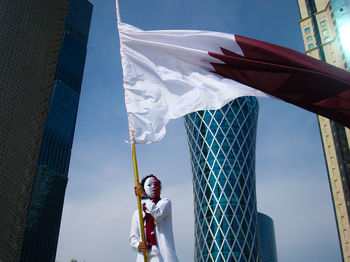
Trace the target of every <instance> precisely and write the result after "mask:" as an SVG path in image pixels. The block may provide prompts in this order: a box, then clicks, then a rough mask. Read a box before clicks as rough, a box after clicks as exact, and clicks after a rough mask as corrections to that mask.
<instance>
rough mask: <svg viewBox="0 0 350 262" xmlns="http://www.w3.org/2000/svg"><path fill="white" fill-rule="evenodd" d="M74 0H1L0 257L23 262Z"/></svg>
mask: <svg viewBox="0 0 350 262" xmlns="http://www.w3.org/2000/svg"><path fill="white" fill-rule="evenodd" d="M67 6H68V0H50V1H47V0H1V1H0V261H4V262H8V261H18V260H19V257H20V254H21V247H22V240H23V233H24V228H25V224H26V218H27V213H28V208H29V202H30V197H31V193H32V187H33V181H34V177H35V167H36V164H37V157H38V151H39V148H40V140H41V138H42V133H43V125H44V122H45V116H46V114H47V109H48V105H49V102H50V94H51V89H52V85H53V81H54V73H55V65H56V63H57V58H58V50H59V48H60V43H61V39H62V33H63V26H64V21H65V18H66V14H67Z"/></svg>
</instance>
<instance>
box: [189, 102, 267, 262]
mask: <svg viewBox="0 0 350 262" xmlns="http://www.w3.org/2000/svg"><path fill="white" fill-rule="evenodd" d="M257 120H258V101H257V99H256V98H255V97H240V98H238V99H235V100H233V101H231V102H230V103H228V104H227V105H225V106H224V107H222V108H221V109H219V110H207V111H199V112H194V113H191V114H188V115H186V116H185V127H186V131H187V135H188V145H189V149H190V155H191V166H192V174H193V192H194V214H195V227H194V230H195V252H194V256H195V259H194V260H195V261H201V262H202V261H203V262H204V261H205V262H206V261H240V262H247V261H250V262H253V261H260V260H259V259H260V248H259V235H258V229H257V227H258V224H257V205H256V191H255V144H256V143H255V141H256V127H257Z"/></svg>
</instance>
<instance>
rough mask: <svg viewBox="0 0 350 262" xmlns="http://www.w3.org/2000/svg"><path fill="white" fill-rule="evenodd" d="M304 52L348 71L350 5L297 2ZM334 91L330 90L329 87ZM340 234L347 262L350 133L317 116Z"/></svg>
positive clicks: (349, 257)
mask: <svg viewBox="0 0 350 262" xmlns="http://www.w3.org/2000/svg"><path fill="white" fill-rule="evenodd" d="M298 4H299V10H300V16H301V19H300V21H299V23H300V27H301V31H302V34H303V40H304V43H305V50H306V51H305V53H306V54H307V55H309V56H312V57H314V58H317V59H320V60H322V61H325V62H327V63H329V64H332V65H334V66H337V67H340V68H343V69H345V70H349V65H350V63H349V62H350V52H349V51H350V43H349V36H350V2H349V1H348V0H331V1H329V0H298ZM330 88H331V87H330ZM318 122H319V127H320V132H321V137H322V142H323V150H324V155H325V159H326V163H327V169H328V178H329V184H330V188H331V193H332V198H333V206H334V212H335V216H336V221H337V228H338V235H339V240H340V245H341V252H342V256H343V260H344V261H350V242H349V239H350V221H349V218H350V213H349V211H350V150H349V145H350V131H349V129H348V128H345V127H344V126H342V125H340V124H338V123H336V122H334V121H331V120H329V119H327V118H324V117H321V116H318Z"/></svg>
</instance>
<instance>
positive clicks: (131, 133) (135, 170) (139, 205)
mask: <svg viewBox="0 0 350 262" xmlns="http://www.w3.org/2000/svg"><path fill="white" fill-rule="evenodd" d="M116 9H117V10H116V11H117V22H118V24H119V23H121V18H120V13H119V0H116ZM128 122H129V133H130V141H131V150H132V161H133V166H134V177H135V186H138V185H139V184H140V182H139V171H138V168H137V158H136V148H135V139H134V135H133V132H132V130H131V125H130V119H128ZM136 197H137V208H138V211H139V220H140V231H141V240H142V242H146V237H145V228H144V225H143V213H142V205H141V198H140V196H136ZM143 259H144V262H148V252H147V250H146V251H145V252H143Z"/></svg>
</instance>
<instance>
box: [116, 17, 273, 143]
mask: <svg viewBox="0 0 350 262" xmlns="http://www.w3.org/2000/svg"><path fill="white" fill-rule="evenodd" d="M118 28H119V37H120V50H121V51H120V52H121V58H122V67H123V76H124V89H125V104H126V108H127V113H128V120H129V127H130V139H131V142H134V143H138V144H147V143H153V142H156V141H159V140H161V139H162V138H163V137H164V135H165V132H166V128H165V127H166V124H167V123H168V122H169V120H170V119H175V118H178V117H181V116H184V115H186V114H188V113H191V112H195V111H199V110H210V109H219V108H221V107H222V106H224V105H225V104H226V103H228V102H229V101H231V100H233V99H235V98H237V97H240V96H264V97H267V96H268V95H267V94H265V93H263V92H261V91H258V90H256V89H253V88H250V87H248V86H246V85H243V84H241V83H238V82H236V81H233V80H231V79H227V78H223V77H221V76H219V75H217V74H216V73H214V72H213V71H214V69H213V68H212V66H211V64H210V63H212V62H215V63H221V61H219V60H217V59H215V58H213V57H211V56H209V55H208V52H214V53H221V50H220V47H223V48H225V49H228V50H230V51H232V52H235V53H237V54H240V55H243V53H242V50H241V49H240V47H239V46H238V45H237V43H236V42H235V37H234V35H231V34H225V33H219V32H210V31H194V30H158V31H143V30H140V29H138V28H135V27H133V26H131V25H128V24H125V23H118Z"/></svg>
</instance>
